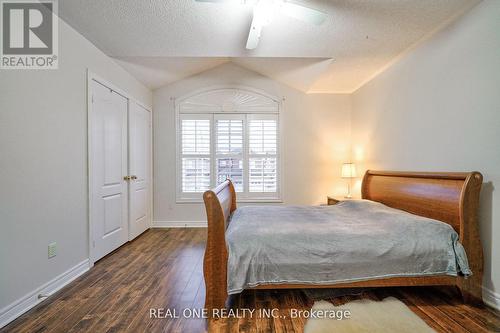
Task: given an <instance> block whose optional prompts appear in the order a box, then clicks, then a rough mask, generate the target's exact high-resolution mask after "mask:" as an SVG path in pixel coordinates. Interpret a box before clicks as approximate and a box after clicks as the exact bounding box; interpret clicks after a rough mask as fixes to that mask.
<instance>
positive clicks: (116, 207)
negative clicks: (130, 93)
mask: <svg viewBox="0 0 500 333" xmlns="http://www.w3.org/2000/svg"><path fill="white" fill-rule="evenodd" d="M91 94H92V95H91V96H92V109H91V117H90V119H91V120H90V128H91V131H90V136H91V138H90V143H91V147H90V168H91V175H92V176H91V203H90V205H91V206H90V207H91V209H90V214H91V219H92V222H91V223H92V233H93V235H92V236H93V241H92V242H91V246H93V247H94V249H93V251H91V253H92V254H93V255H92V258H91V260H93V261H96V260H99V259H100V258H102V257H103V256H105V255H106V254H108V253H110V252H111V251H113V250H114V249H116V248H117V247H119V246H120V245H122V244H124V243H125V242H126V241H127V240H128V184H127V181H126V180H124V176H127V171H128V166H127V109H128V100H127V99H126V98H124V97H123V96H121V95H119V94H117V93H115V92H113V91H111V90H110V89H109V88H107V87H105V86H103V85H101V84H100V83H98V82H96V81H94V80H92V84H91ZM70 163H71V162H70Z"/></svg>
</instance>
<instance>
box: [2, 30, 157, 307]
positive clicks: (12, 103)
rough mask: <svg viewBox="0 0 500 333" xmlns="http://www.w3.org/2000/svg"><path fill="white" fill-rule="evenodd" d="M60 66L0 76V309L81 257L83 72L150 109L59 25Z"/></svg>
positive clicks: (135, 87) (104, 60)
mask: <svg viewBox="0 0 500 333" xmlns="http://www.w3.org/2000/svg"><path fill="white" fill-rule="evenodd" d="M59 59H60V60H59V69H58V70H25V71H22V70H0V179H2V183H1V185H0V225H1V230H0V309H2V308H3V307H4V306H6V305H8V304H11V303H12V302H14V301H15V300H18V299H20V298H21V297H23V296H25V295H26V294H28V293H29V292H31V291H33V290H34V289H36V288H37V287H40V286H41V285H42V284H44V283H46V282H48V281H49V280H51V279H53V278H55V277H56V276H57V275H59V274H61V273H63V272H65V271H66V270H68V269H69V268H71V267H73V266H74V265H76V264H78V263H80V262H82V261H83V260H85V259H86V258H88V224H87V223H88V222H87V196H88V194H87V157H86V156H87V93H86V89H87V81H86V80H87V76H86V75H87V74H86V70H87V67H88V68H90V69H91V70H92V71H93V72H95V73H96V74H98V75H100V76H102V77H103V78H104V79H106V80H108V81H109V82H112V83H114V84H115V85H116V86H119V87H121V88H122V89H123V90H124V91H127V92H128V93H130V94H131V95H133V96H134V97H135V98H136V99H138V100H139V101H141V102H142V103H144V104H146V105H151V104H152V93H151V92H150V91H149V90H148V89H147V88H146V87H145V86H143V85H142V84H140V83H139V82H138V81H137V80H135V79H134V78H133V77H132V76H130V75H129V74H128V73H127V72H125V71H124V70H123V69H122V68H121V67H119V66H118V65H117V64H116V63H115V62H114V61H113V60H111V59H110V58H108V57H107V56H106V55H104V53H102V52H101V51H99V50H98V49H97V48H95V47H94V46H93V45H92V44H91V43H90V42H88V41H87V40H86V39H84V38H83V37H82V36H81V35H79V34H78V33H77V32H76V31H74V30H73V29H72V28H70V27H69V26H68V25H67V24H65V23H64V22H63V21H61V20H60V21H59ZM51 242H57V245H58V254H57V256H56V257H55V258H52V259H47V245H48V244H49V243H51Z"/></svg>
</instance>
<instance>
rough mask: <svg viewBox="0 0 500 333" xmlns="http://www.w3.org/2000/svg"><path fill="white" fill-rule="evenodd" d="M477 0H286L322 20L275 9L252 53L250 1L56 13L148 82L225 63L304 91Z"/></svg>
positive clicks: (338, 80)
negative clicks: (248, 41)
mask: <svg viewBox="0 0 500 333" xmlns="http://www.w3.org/2000/svg"><path fill="white" fill-rule="evenodd" d="M262 1H266V0H262ZM479 1H480V0H417V1H415V0H296V1H295V0H294V2H296V3H300V4H304V5H307V6H308V7H311V8H315V9H319V10H321V11H324V12H326V13H328V18H327V20H326V21H325V22H324V23H323V24H322V25H320V26H316V25H310V24H307V23H304V22H301V21H297V20H294V19H292V18H288V17H285V16H280V15H278V16H277V17H275V19H274V20H273V22H272V23H271V24H270V25H268V26H266V27H264V29H263V31H262V38H261V41H260V44H259V46H258V47H257V48H256V49H255V50H252V51H250V50H246V49H245V43H246V38H247V36H248V30H249V27H250V23H251V20H252V3H253V0H247V1H243V0H234V1H233V2H231V1H228V2H221V3H206V2H196V1H194V0H149V1H139V0H120V1H119V0H64V1H60V2H59V14H60V16H61V17H62V19H64V20H65V21H66V22H67V23H68V24H70V25H71V26H73V27H74V28H75V29H76V30H77V31H79V32H80V33H81V34H82V35H84V36H85V37H86V38H87V39H89V40H90V41H91V42H93V43H94V44H95V45H96V46H97V47H99V48H100V49H101V50H103V51H104V52H105V53H106V54H108V55H109V56H112V57H115V58H116V59H117V61H118V62H119V63H120V64H121V65H122V66H123V67H124V68H125V69H126V70H128V71H129V72H130V73H131V74H132V75H134V76H135V77H137V78H138V79H139V80H141V81H142V82H144V83H145V84H146V85H147V86H149V87H150V88H152V89H155V88H158V87H160V86H163V85H165V84H169V83H171V82H174V81H176V80H179V79H182V78H185V77H187V76H190V75H193V74H196V73H199V72H202V71H205V70H208V69H210V68H213V67H215V66H218V65H220V64H223V63H225V62H229V61H232V62H234V63H236V64H238V65H240V66H243V67H246V68H248V69H251V70H253V71H256V72H258V73H260V74H263V75H266V76H268V77H271V78H273V79H275V80H277V81H280V82H283V83H285V84H288V85H290V86H292V87H294V88H296V89H299V90H301V91H304V92H352V91H353V90H355V89H357V88H358V87H359V86H360V85H362V84H363V83H364V82H366V81H367V80H369V79H370V78H372V77H373V76H374V75H376V74H377V73H378V72H379V71H381V70H382V69H383V68H385V67H386V66H387V65H388V64H390V63H391V62H392V61H393V60H394V59H395V58H397V57H398V55H400V54H401V53H402V52H404V51H405V50H406V49H408V48H409V47H411V46H412V45H414V44H415V43H417V42H418V41H419V40H421V39H422V38H425V37H426V36H428V35H430V34H432V33H433V32H434V31H436V30H437V29H439V28H441V27H443V26H444V25H445V24H447V23H449V22H450V21H452V20H453V19H454V18H456V17H458V16H459V15H461V14H462V13H464V12H465V11H467V10H468V9H470V8H471V7H472V6H473V5H474V4H476V3H478V2H479Z"/></svg>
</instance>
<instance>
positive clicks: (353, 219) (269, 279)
mask: <svg viewBox="0 0 500 333" xmlns="http://www.w3.org/2000/svg"><path fill="white" fill-rule="evenodd" d="M226 239H227V246H228V251H229V261H228V293H229V294H235V293H239V292H241V291H242V290H243V289H245V288H249V287H255V286H257V285H260V284H280V283H300V284H312V285H314V284H335V283H339V282H347V281H360V280H370V279H377V278H383V277H395V276H398V277H401V276H424V275H437V274H446V275H453V276H456V275H457V274H458V273H459V272H461V273H462V274H464V275H466V276H467V275H470V274H472V272H471V271H470V269H469V267H468V263H467V257H466V254H465V251H464V248H463V247H462V245H461V244H460V243H459V242H458V235H457V233H456V232H455V231H454V230H453V228H452V227H450V226H449V225H448V224H446V223H443V222H439V221H436V220H432V219H428V218H424V217H420V216H417V215H413V214H409V213H406V212H403V211H401V210H397V209H392V208H389V207H387V206H385V205H383V204H380V203H376V202H373V201H368V200H349V201H342V202H340V203H339V204H337V205H334V206H249V207H241V208H238V209H237V210H236V211H235V212H234V214H233V216H232V218H231V223H230V224H229V227H228V229H227V231H226Z"/></svg>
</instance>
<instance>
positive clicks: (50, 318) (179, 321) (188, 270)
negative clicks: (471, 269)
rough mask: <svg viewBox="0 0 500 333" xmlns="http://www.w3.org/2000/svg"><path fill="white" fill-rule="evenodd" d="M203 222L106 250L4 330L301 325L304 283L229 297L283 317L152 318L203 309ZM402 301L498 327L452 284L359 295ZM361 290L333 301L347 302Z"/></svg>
mask: <svg viewBox="0 0 500 333" xmlns="http://www.w3.org/2000/svg"><path fill="white" fill-rule="evenodd" d="M205 237H206V230H204V229H153V230H150V231H147V232H145V233H144V234H142V235H141V236H139V237H138V238H137V239H135V240H134V241H132V242H129V243H127V244H126V245H124V246H122V247H120V248H119V249H117V250H116V251H114V252H113V253H111V254H110V255H108V256H106V257H104V258H103V259H101V260H100V261H99V262H97V263H96V265H95V266H94V267H93V268H92V269H91V270H90V271H89V272H87V273H86V274H84V275H82V276H81V277H79V278H78V279H76V280H75V281H74V282H72V283H71V284H70V285H68V286H67V287H65V288H63V289H62V290H61V291H59V292H58V293H56V294H54V295H52V296H51V297H50V298H49V299H47V300H46V301H44V302H42V303H41V304H39V305H38V306H36V307H35V308H33V309H32V310H31V311H29V312H27V313H26V314H24V315H23V316H21V317H20V318H18V319H17V320H15V321H14V322H12V323H11V324H9V325H7V326H6V327H4V328H2V329H0V332H30V333H32V332H51V333H59V332H61V333H62V332H64V333H66V332H153V333H154V332H168V333H170V332H179V333H184V332H190V333H191V332H193V333H197V332H207V331H208V332H223V333H226V332H245V333H261V332H276V333H285V332H286V333H291V332H296V333H299V332H303V328H304V325H305V323H306V320H307V319H306V318H304V317H296V318H290V316H289V314H290V309H292V308H295V309H300V310H309V309H310V308H311V306H312V304H313V302H312V301H311V300H310V299H308V298H307V297H306V296H305V295H304V293H302V292H301V291H300V290H280V291H268V290H259V291H254V290H249V291H245V292H243V293H242V294H239V295H234V296H232V297H231V298H230V302H231V307H232V308H233V309H256V311H259V310H262V309H266V308H277V309H279V314H280V316H279V317H271V318H263V317H258V316H254V317H252V318H250V317H244V318H230V319H220V320H216V321H214V320H211V321H210V322H208V321H206V320H205V319H188V318H182V316H181V318H152V317H151V316H150V309H157V308H163V309H172V310H173V309H176V310H177V311H178V314H179V312H182V310H183V309H184V308H188V309H200V308H202V307H203V305H204V300H205V286H204V281H203V253H204V242H205ZM389 296H393V297H396V298H398V299H400V300H401V301H403V302H404V303H405V304H406V305H407V306H408V307H409V308H410V309H411V310H412V311H413V312H415V313H416V314H417V315H418V316H419V317H421V318H422V319H423V320H424V321H425V322H426V323H427V324H428V325H429V326H431V327H432V328H434V329H435V330H436V331H437V332H500V314H499V313H498V311H496V310H492V309H490V308H488V307H476V306H470V305H466V304H463V303H462V301H461V299H460V297H459V295H458V294H457V293H456V291H454V290H450V289H439V288H382V289H374V290H367V291H365V292H364V294H363V295H362V296H361V297H362V298H369V299H373V300H377V301H378V300H382V299H384V298H386V297H389ZM359 298H360V296H345V297H338V298H335V299H332V300H330V301H331V302H332V303H334V304H342V303H345V302H348V301H350V300H355V299H359Z"/></svg>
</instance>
